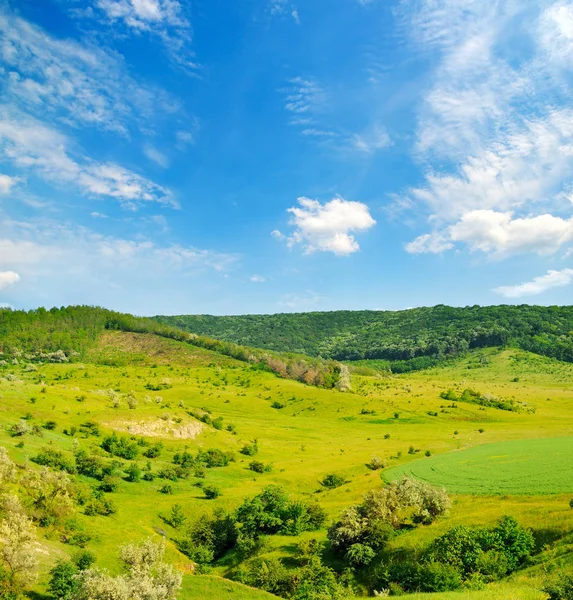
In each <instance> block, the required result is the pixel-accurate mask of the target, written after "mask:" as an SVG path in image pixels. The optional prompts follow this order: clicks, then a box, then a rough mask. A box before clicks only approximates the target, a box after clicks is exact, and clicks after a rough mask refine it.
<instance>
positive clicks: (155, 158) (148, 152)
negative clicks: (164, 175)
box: [143, 144, 169, 169]
mask: <svg viewBox="0 0 573 600" xmlns="http://www.w3.org/2000/svg"><path fill="white" fill-rule="evenodd" d="M143 153H144V154H145V156H147V158H148V159H149V160H150V161H152V162H154V163H155V164H156V165H159V166H160V167H163V168H164V169H166V168H167V167H168V166H169V158H168V157H167V155H165V154H163V152H160V151H159V150H158V149H157V148H155V147H154V146H152V145H151V144H145V146H144V147H143Z"/></svg>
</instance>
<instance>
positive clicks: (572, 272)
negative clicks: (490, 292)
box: [494, 269, 573, 298]
mask: <svg viewBox="0 0 573 600" xmlns="http://www.w3.org/2000/svg"><path fill="white" fill-rule="evenodd" d="M571 283H573V269H562V270H561V271H551V270H550V271H548V272H547V274H546V275H541V276H539V277H534V278H533V279H532V280H531V281H527V282H525V283H521V284H519V285H508V286H501V287H498V288H495V290H494V292H496V293H498V294H501V295H502V296H505V297H506V298H521V297H523V296H535V295H537V294H542V293H543V292H546V291H547V290H550V289H552V288H556V287H563V286H566V285H570V284H571Z"/></svg>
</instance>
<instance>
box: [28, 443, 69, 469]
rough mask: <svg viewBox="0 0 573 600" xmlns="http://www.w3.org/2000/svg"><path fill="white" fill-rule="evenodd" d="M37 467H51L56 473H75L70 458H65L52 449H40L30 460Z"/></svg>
mask: <svg viewBox="0 0 573 600" xmlns="http://www.w3.org/2000/svg"><path fill="white" fill-rule="evenodd" d="M30 460H31V461H32V462H35V463H36V464H38V465H42V466H45V467H51V468H52V469H57V470H58V471H66V472H67V473H70V474H74V473H75V472H76V466H75V464H74V463H73V461H72V459H71V458H67V457H66V456H65V455H64V453H63V452H60V451H59V450H54V449H53V448H42V449H41V450H40V452H38V454H37V455H36V456H34V457H32V458H31V459H30Z"/></svg>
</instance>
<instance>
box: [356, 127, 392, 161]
mask: <svg viewBox="0 0 573 600" xmlns="http://www.w3.org/2000/svg"><path fill="white" fill-rule="evenodd" d="M351 143H352V145H353V146H354V147H355V148H356V149H357V150H360V151H361V152H365V153H366V154H371V153H372V152H375V151H376V150H380V149H381V148H387V147H388V146H391V145H392V140H391V139H390V136H389V135H388V132H387V131H386V129H384V127H382V126H381V125H378V124H377V123H376V124H374V125H373V126H372V127H370V128H369V129H367V130H366V131H363V132H362V133H360V134H358V133H356V134H354V135H353V136H351Z"/></svg>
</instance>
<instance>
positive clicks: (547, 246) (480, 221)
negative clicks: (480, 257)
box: [449, 210, 573, 256]
mask: <svg viewBox="0 0 573 600" xmlns="http://www.w3.org/2000/svg"><path fill="white" fill-rule="evenodd" d="M449 234H450V239H451V240H452V241H454V242H465V243H466V244H468V246H469V247H470V249H471V250H480V251H481V252H485V253H488V254H494V255H498V256H507V255H511V254H519V253H524V252H536V253H537V254H541V255H544V254H554V253H555V252H557V250H559V248H560V247H561V246H562V245H563V244H565V243H566V242H568V241H570V240H571V239H573V219H570V220H565V219H562V218H560V217H554V216H553V215H549V214H545V215H539V216H537V217H531V218H517V219H513V218H512V215H511V213H500V212H495V211H493V210H476V211H473V212H470V213H467V214H465V215H464V216H463V217H462V218H461V220H460V221H459V222H458V223H456V224H455V225H453V226H452V227H450V230H449Z"/></svg>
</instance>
